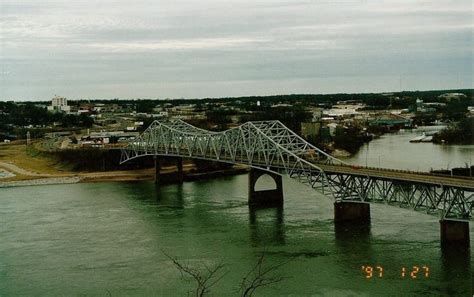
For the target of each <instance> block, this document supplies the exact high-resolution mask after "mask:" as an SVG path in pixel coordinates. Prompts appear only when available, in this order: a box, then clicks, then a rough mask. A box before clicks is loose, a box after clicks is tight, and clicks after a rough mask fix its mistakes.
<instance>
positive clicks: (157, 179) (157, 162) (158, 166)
mask: <svg viewBox="0 0 474 297" xmlns="http://www.w3.org/2000/svg"><path fill="white" fill-rule="evenodd" d="M153 160H154V161H155V184H159V183H160V169H161V164H160V160H159V159H158V157H157V156H153Z"/></svg>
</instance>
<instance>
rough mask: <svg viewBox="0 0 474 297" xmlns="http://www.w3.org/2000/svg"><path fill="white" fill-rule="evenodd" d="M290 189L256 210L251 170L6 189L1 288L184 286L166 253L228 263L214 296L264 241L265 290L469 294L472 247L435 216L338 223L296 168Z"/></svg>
mask: <svg viewBox="0 0 474 297" xmlns="http://www.w3.org/2000/svg"><path fill="white" fill-rule="evenodd" d="M376 141H378V140H376ZM376 141H374V142H372V143H371V144H370V145H371V148H370V149H371V152H372V151H374V150H375V149H373V148H375V147H376V146H375V144H376V143H377V142H376ZM409 145H411V144H409ZM421 145H425V144H421ZM427 145H431V144H427ZM377 161H378V160H377ZM453 166H454V164H453ZM270 186H271V181H269V180H268V179H265V178H262V179H261V180H260V181H259V183H258V187H262V188H266V187H270ZM284 194H285V205H284V207H283V208H270V209H260V210H252V209H249V207H248V206H247V176H246V175H239V176H234V177H224V178H219V179H214V180H208V181H198V182H186V183H184V184H182V185H166V186H160V187H156V186H155V185H154V184H153V183H151V182H134V183H132V182H129V183H126V182H116V183H91V184H85V183H83V184H69V185H44V186H36V187H18V188H5V189H0V296H186V294H187V292H188V291H189V290H191V289H192V288H193V287H194V285H193V284H192V283H190V282H188V281H187V280H186V279H185V280H183V279H182V278H181V276H180V273H179V271H178V270H177V269H176V267H175V266H174V265H173V264H172V262H171V261H170V259H168V258H167V257H166V256H165V254H164V253H167V254H169V255H171V256H173V257H177V258H178V259H179V260H180V261H181V262H182V263H187V264H188V265H190V266H192V267H196V268H199V267H203V265H204V264H206V265H208V266H212V265H215V264H217V263H219V262H222V263H224V264H225V266H224V270H222V271H225V272H227V273H226V275H225V277H224V278H222V279H221V281H220V282H218V283H217V285H216V286H215V287H213V288H212V290H211V294H210V295H211V296H239V285H240V283H241V280H242V278H243V277H244V276H245V275H246V274H247V273H248V271H249V270H250V269H251V268H252V267H253V265H255V264H256V262H257V260H258V258H259V256H260V255H261V253H262V252H263V251H265V262H264V263H265V264H266V265H278V264H282V266H281V267H280V268H279V269H278V270H277V272H276V275H278V276H282V277H284V280H283V281H282V282H280V283H278V284H276V285H273V286H268V287H264V288H262V289H259V290H257V294H256V296H472V291H471V288H472V271H473V270H474V263H473V261H472V260H471V259H472V257H471V251H472V248H471V250H463V249H458V248H456V247H449V248H441V246H440V242H439V223H438V219H437V218H436V217H434V216H428V215H425V214H422V213H416V212H413V211H410V210H404V209H398V208H395V207H390V206H385V205H378V204H376V205H371V215H372V221H371V226H370V228H362V227H357V226H345V227H342V228H335V226H334V223H333V221H332V219H333V205H332V202H331V201H330V200H329V199H328V198H326V197H324V196H322V195H321V194H318V193H317V192H315V191H314V190H311V189H310V188H307V187H305V186H302V185H300V184H298V183H296V182H294V181H292V180H289V179H284ZM470 226H471V227H470V228H471V229H470V231H471V238H474V228H473V227H474V225H473V224H471V225H470ZM362 266H373V267H375V266H381V267H383V274H382V277H380V275H379V270H374V274H373V276H372V278H366V276H367V274H366V273H364V272H363V271H362V269H361V267H362ZM413 266H417V267H419V268H420V272H419V273H417V274H414V276H416V277H417V278H416V279H414V278H411V276H410V272H411V271H412V270H413ZM423 266H425V267H428V268H429V275H428V277H425V276H424V272H425V270H423ZM402 267H406V273H405V277H402Z"/></svg>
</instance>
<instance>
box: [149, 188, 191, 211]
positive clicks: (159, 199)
mask: <svg viewBox="0 0 474 297" xmlns="http://www.w3.org/2000/svg"><path fill="white" fill-rule="evenodd" d="M155 189H156V190H155V191H156V192H155V195H156V203H157V204H158V206H162V207H169V208H179V209H183V208H184V191H183V184H174V185H169V186H166V187H157V186H155Z"/></svg>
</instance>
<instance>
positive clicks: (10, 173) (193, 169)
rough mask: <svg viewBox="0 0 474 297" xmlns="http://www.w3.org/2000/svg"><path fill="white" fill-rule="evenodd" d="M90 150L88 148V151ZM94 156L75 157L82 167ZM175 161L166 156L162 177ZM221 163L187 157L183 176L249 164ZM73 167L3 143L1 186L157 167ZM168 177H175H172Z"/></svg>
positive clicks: (146, 173) (236, 170)
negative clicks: (117, 168) (115, 168)
mask: <svg viewBox="0 0 474 297" xmlns="http://www.w3.org/2000/svg"><path fill="white" fill-rule="evenodd" d="M91 153H92V152H89V155H90V154H91ZM97 154H104V152H102V151H98V152H97ZM89 155H88V156H89ZM89 157H90V156H89ZM94 160H95V159H94V158H78V159H77V160H75V161H76V163H81V166H83V167H91V166H88V165H87V164H84V163H85V162H87V163H94V162H95V161H94ZM148 161H150V160H148ZM151 161H152V160H151ZM172 161H173V160H172V159H169V158H165V159H164V161H163V166H162V168H161V171H160V172H161V175H162V176H163V177H164V178H163V180H167V179H169V178H168V177H170V176H172V175H173V174H174V173H176V170H177V169H176V166H175V165H170V164H172V163H173V162H172ZM116 162H118V161H116ZM149 163H152V162H149ZM219 164H220V163H219ZM219 164H213V163H208V162H207V163H206V162H198V161H190V160H187V161H186V162H185V163H184V164H183V174H184V180H185V181H188V180H189V181H191V180H200V179H207V178H215V177H219V176H227V175H236V174H242V173H245V172H247V170H248V169H247V167H246V166H238V165H236V166H232V167H229V166H228V165H222V164H221V165H219ZM144 165H146V167H144ZM92 167H93V166H92ZM72 168H74V164H71V162H69V163H68V162H61V161H59V160H58V159H57V158H55V156H54V155H51V154H44V153H42V152H41V151H39V150H38V149H37V148H36V147H26V145H25V144H24V143H23V142H13V143H9V144H4V143H2V144H0V172H1V178H0V187H2V188H4V187H16V186H35V185H46V184H67V183H79V182H81V183H93V182H119V181H124V182H129V181H142V180H154V178H155V169H154V168H152V167H151V166H149V164H145V163H143V164H131V166H129V168H128V169H127V170H100V169H97V170H88V171H83V170H73V169H72ZM169 180H171V181H172V180H173V179H172V178H171V179H169Z"/></svg>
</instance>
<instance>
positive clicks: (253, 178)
mask: <svg viewBox="0 0 474 297" xmlns="http://www.w3.org/2000/svg"><path fill="white" fill-rule="evenodd" d="M262 175H268V176H270V177H271V178H273V180H274V181H275V184H276V188H275V189H272V190H261V191H256V190H255V184H256V183H257V180H258V179H259V178H260V177H261V176H262ZM248 176H249V183H248V190H249V192H248V193H249V195H248V196H249V197H248V199H249V200H248V201H249V205H250V206H278V205H283V181H282V177H281V175H278V174H275V173H271V172H268V171H263V170H258V169H254V168H251V169H250V172H249V175H248Z"/></svg>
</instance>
